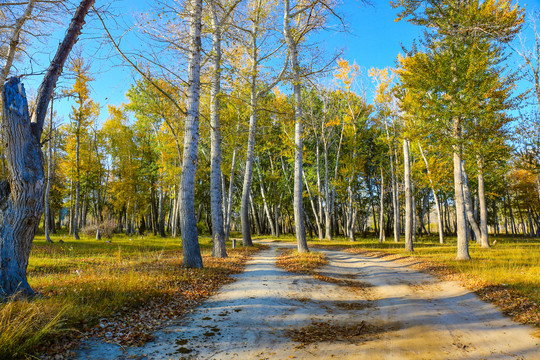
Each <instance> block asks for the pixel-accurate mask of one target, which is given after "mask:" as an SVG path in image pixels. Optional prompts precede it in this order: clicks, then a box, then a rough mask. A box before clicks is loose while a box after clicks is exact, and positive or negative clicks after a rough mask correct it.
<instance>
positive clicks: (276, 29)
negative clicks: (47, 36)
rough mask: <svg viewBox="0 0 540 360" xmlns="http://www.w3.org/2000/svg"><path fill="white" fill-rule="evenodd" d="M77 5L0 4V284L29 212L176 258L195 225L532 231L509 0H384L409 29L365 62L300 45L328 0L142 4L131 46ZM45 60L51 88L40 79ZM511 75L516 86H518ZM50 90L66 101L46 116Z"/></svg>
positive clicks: (537, 214)
mask: <svg viewBox="0 0 540 360" xmlns="http://www.w3.org/2000/svg"><path fill="white" fill-rule="evenodd" d="M93 3H94V1H89V0H83V1H81V2H80V3H77V4H71V3H69V2H68V1H56V2H50V1H39V0H28V1H23V2H17V3H6V4H0V19H1V21H2V22H3V23H4V24H6V25H5V26H2V27H0V56H1V57H2V62H3V63H2V64H3V67H2V79H1V80H2V81H1V84H2V86H3V87H2V93H3V97H2V102H3V109H4V110H3V114H2V139H3V141H2V145H1V156H2V165H3V166H2V173H1V174H2V183H1V187H0V195H1V199H0V205H1V206H0V207H1V209H0V212H1V217H0V221H1V222H2V226H1V228H0V229H1V230H0V297H4V296H10V295H13V294H15V293H17V292H22V294H23V295H32V294H33V291H32V289H31V288H30V286H29V285H28V283H27V281H26V267H27V264H28V256H29V252H30V248H31V243H32V239H33V237H34V235H35V233H36V231H37V229H38V226H40V222H41V224H42V225H43V227H44V229H45V232H46V236H47V239H48V240H50V237H49V233H55V232H59V231H66V232H67V233H69V234H70V236H73V237H74V238H76V239H78V238H79V233H80V232H83V233H85V234H87V235H91V236H96V237H97V238H100V237H101V236H105V235H110V233H111V232H123V233H125V234H127V235H129V236H134V235H145V234H146V233H150V234H153V235H156V236H162V237H165V236H172V237H178V238H179V240H178V241H181V242H182V245H183V256H184V257H183V264H184V266H187V267H193V268H198V267H202V266H203V261H202V257H201V251H200V248H199V242H198V239H199V236H201V235H202V234H208V235H210V236H211V237H212V240H213V242H214V248H213V256H216V257H226V256H227V254H226V248H225V243H226V241H228V240H229V237H230V234H231V232H232V231H240V232H241V233H242V235H241V236H242V238H243V245H244V246H250V245H252V237H251V235H252V234H257V235H272V236H276V237H278V236H280V235H281V234H294V235H295V237H296V240H297V244H298V251H300V252H307V251H309V249H308V244H307V237H308V236H309V237H312V238H313V237H316V238H318V239H328V240H331V239H334V238H335V237H337V236H344V237H347V238H348V239H350V240H351V241H355V239H356V237H357V236H363V237H366V236H367V234H368V233H374V234H375V236H377V237H378V238H379V241H380V242H383V241H395V242H399V241H402V240H404V246H405V247H406V249H407V250H409V251H414V243H415V241H416V240H417V238H419V237H421V236H425V235H429V234H435V233H437V234H438V235H437V236H438V239H439V241H440V242H441V243H443V242H444V241H445V237H447V236H454V235H455V236H457V258H458V259H460V260H469V259H470V255H469V250H468V247H469V245H470V241H471V240H474V241H475V242H476V243H478V246H481V247H484V248H487V247H490V239H489V234H512V235H514V236H517V235H525V236H537V234H538V233H539V232H540V138H539V136H540V133H539V129H540V120H539V117H538V116H539V113H538V110H530V108H531V107H530V106H526V105H527V104H529V103H530V102H531V101H532V102H536V103H535V106H533V107H532V108H534V109H538V108H539V107H540V103H537V102H538V101H540V100H539V99H540V96H537V95H538V93H539V92H538V86H539V85H538V84H540V82H539V81H538V66H537V65H535V63H534V61H535V60H534V59H535V57H534V56H535V52H534V51H526V44H525V45H524V46H525V47H524V50H523V51H517V50H516V48H517V47H518V45H516V44H517V42H518V39H517V38H518V35H519V34H520V32H521V31H522V30H523V29H524V28H528V27H529V26H533V25H534V20H530V22H529V20H527V19H526V16H525V15H526V14H525V9H524V8H522V7H520V6H519V5H518V4H517V3H516V2H514V1H511V0H484V1H473V0H457V1H456V0H452V1H451V0H396V1H394V2H393V6H394V7H395V8H397V9H398V10H399V15H398V19H399V20H400V21H408V22H410V23H412V24H414V25H417V26H419V27H422V29H423V30H425V31H424V36H423V37H422V39H419V41H418V42H417V43H415V44H413V45H411V47H410V48H408V49H407V48H404V49H403V53H402V54H399V55H397V54H396V55H397V58H396V62H395V67H394V68H384V69H375V68H374V69H369V70H366V69H363V68H361V67H360V66H359V65H357V64H356V63H355V62H351V61H348V60H345V59H343V58H341V56H339V54H328V53H325V52H324V50H321V47H320V46H319V44H317V42H316V39H317V35H318V34H320V33H322V32H325V31H329V30H328V29H331V28H336V27H339V28H343V27H344V26H345V25H343V24H346V22H347V18H346V17H343V16H342V15H341V14H340V10H339V9H340V4H339V3H338V2H337V1H333V0H322V1H321V0H296V1H292V0H283V1H281V0H280V1H270V0H245V1H241V0H208V1H204V2H203V1H202V0H185V1H180V0H178V1H166V0H160V1H156V2H154V5H152V9H150V10H149V11H148V12H147V13H145V14H141V16H140V18H139V19H138V20H139V21H138V26H137V28H136V30H133V31H137V32H138V34H137V37H136V39H137V41H141V42H144V44H145V46H144V47H142V48H138V50H136V51H134V50H132V49H127V48H124V45H125V44H124V43H123V42H122V41H121V39H120V38H119V37H117V36H115V34H116V33H117V32H118V29H117V28H115V26H117V24H116V23H115V22H113V21H112V17H113V15H111V14H109V13H108V11H107V9H104V8H99V7H98V6H103V4H99V2H98V3H97V4H96V7H95V8H94V7H93V6H94V4H93ZM358 5H360V3H359V4H358ZM375 6H376V4H375ZM90 9H91V10H90ZM54 12H58V13H61V14H64V15H65V14H69V16H70V17H72V18H73V19H72V21H71V24H70V25H69V28H68V31H67V32H66V35H65V39H64V41H63V42H62V43H61V44H60V46H59V48H58V51H57V52H56V55H54V51H53V50H52V49H51V54H53V55H51V58H53V60H52V61H51V62H50V65H48V68H47V70H46V71H45V76H44V80H43V82H42V85H41V86H40V88H39V90H38V92H37V95H36V96H35V99H32V101H30V102H29V106H27V104H26V103H27V99H26V95H25V94H24V88H23V86H22V84H21V83H20V81H19V79H18V78H17V75H19V74H18V73H17V69H18V67H14V66H13V64H17V63H24V62H29V61H31V60H32V59H31V58H30V55H29V54H31V53H32V49H33V46H34V42H35V41H36V40H35V39H34V37H35V38H36V39H37V38H39V34H38V32H39V33H47V32H48V31H49V32H50V31H52V30H53V29H48V28H47V27H48V26H49V24H48V23H47V16H49V14H52V13H54ZM87 13H88V15H87ZM86 17H88V18H90V19H92V21H93V22H94V27H93V28H92V29H93V30H92V31H93V32H98V33H99V35H100V36H102V37H103V39H104V40H103V41H104V42H103V46H104V47H107V48H108V49H110V54H114V55H111V56H117V57H118V59H121V60H122V62H123V64H124V65H125V66H126V67H128V68H130V69H132V70H133V72H134V74H135V79H134V81H133V84H132V85H131V87H130V89H129V91H128V92H127V93H126V102H125V103H123V104H122V105H118V106H112V105H109V106H108V107H107V108H105V106H106V105H108V104H98V103H97V102H95V101H94V100H93V90H92V83H93V80H94V78H95V77H97V76H99V74H94V73H93V72H92V69H93V67H92V61H91V60H92V59H91V58H90V57H89V55H87V54H84V52H83V51H73V52H72V51H71V49H72V48H73V46H74V45H75V43H76V42H77V37H78V35H79V33H80V32H81V29H82V26H83V24H84V23H85V18H86ZM534 28H535V27H534ZM535 33H536V32H535ZM84 41H89V40H84ZM75 46H76V47H77V46H79V45H75ZM520 46H521V45H520ZM535 46H536V45H535ZM536 49H537V48H536ZM70 54H71V55H70ZM536 55H538V53H536ZM358 60H359V61H360V60H361V59H358ZM516 63H525V66H524V67H523V68H519V67H517V66H516V65H515V64H516ZM64 64H65V65H64ZM536 64H538V62H537V63H536ZM64 67H65V71H64V72H66V73H68V74H69V75H70V76H69V80H68V81H67V82H68V83H69V84H70V85H69V86H66V87H64V88H62V89H60V88H58V89H55V87H56V83H57V81H58V78H59V76H60V74H61V73H62V71H63V70H64ZM524 75H527V76H529V77H530V78H531V80H532V86H531V89H532V92H531V94H534V96H528V95H529V93H527V92H520V91H519V90H518V84H519V83H520V81H522V79H523V78H525V76H524ZM10 77H11V78H10ZM8 78H9V79H8ZM6 80H7V82H6V85H5V86H4V85H3V84H4V81H6ZM22 81H24V77H23V78H22ZM368 94H373V96H371V95H368ZM55 98H66V99H68V101H70V103H71V104H72V110H71V113H70V115H69V119H64V120H65V121H63V122H61V121H60V119H59V117H58V116H57V115H56V113H55V111H54V107H53V106H52V104H54V101H55V100H54V99H55ZM51 99H53V100H52V104H51V105H49V103H51ZM105 112H106V113H107V116H106V120H105V121H100V120H99V119H100V113H101V114H104V113H105ZM46 123H48V126H45V124H46ZM45 150H46V151H45ZM43 213H44V215H43Z"/></svg>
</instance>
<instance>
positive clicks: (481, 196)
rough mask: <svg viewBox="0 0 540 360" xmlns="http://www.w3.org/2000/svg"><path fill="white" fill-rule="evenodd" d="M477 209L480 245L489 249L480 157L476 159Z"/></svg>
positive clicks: (482, 164) (482, 170)
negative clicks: (478, 212)
mask: <svg viewBox="0 0 540 360" xmlns="http://www.w3.org/2000/svg"><path fill="white" fill-rule="evenodd" d="M478 207H479V208H480V232H481V238H480V244H481V246H482V247H483V248H489V234H488V225H487V205H486V193H485V190H484V162H483V158H482V157H481V156H479V157H478ZM505 210H506V209H505ZM505 219H506V217H505ZM505 226H506V224H505ZM507 231H508V229H507Z"/></svg>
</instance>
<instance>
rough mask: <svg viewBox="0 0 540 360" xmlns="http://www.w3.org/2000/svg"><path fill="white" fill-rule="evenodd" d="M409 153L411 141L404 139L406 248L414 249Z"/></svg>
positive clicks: (407, 249)
mask: <svg viewBox="0 0 540 360" xmlns="http://www.w3.org/2000/svg"><path fill="white" fill-rule="evenodd" d="M410 160H411V159H410V155H409V141H408V140H407V139H403V164H404V168H405V171H404V179H403V181H404V182H405V250H406V251H414V247H413V234H412V232H413V225H414V222H413V214H414V211H413V202H412V191H411V190H412V189H411V163H410Z"/></svg>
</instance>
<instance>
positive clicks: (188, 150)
mask: <svg viewBox="0 0 540 360" xmlns="http://www.w3.org/2000/svg"><path fill="white" fill-rule="evenodd" d="M189 11H190V15H189V18H190V25H189V38H190V44H189V64H188V81H187V82H188V88H187V109H186V110H187V111H186V113H187V115H186V120H185V132H184V158H183V163H182V175H181V179H180V204H181V205H180V228H181V231H182V249H183V254H184V259H183V265H184V266H185V267H188V268H201V267H202V266H203V262H202V256H201V250H200V247H199V237H198V234H197V219H196V218H195V173H196V172H197V160H198V159H197V150H198V144H199V100H200V70H201V15H202V0H191V1H190V10H189Z"/></svg>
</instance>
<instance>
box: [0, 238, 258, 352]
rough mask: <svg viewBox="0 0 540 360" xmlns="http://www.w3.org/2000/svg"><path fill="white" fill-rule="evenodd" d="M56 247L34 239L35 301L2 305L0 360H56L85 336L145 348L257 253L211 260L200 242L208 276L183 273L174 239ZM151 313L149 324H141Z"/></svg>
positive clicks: (178, 245) (32, 276)
mask: <svg viewBox="0 0 540 360" xmlns="http://www.w3.org/2000/svg"><path fill="white" fill-rule="evenodd" d="M60 239H63V241H64V243H59V242H58V241H59V240H60ZM53 241H54V242H55V243H54V244H48V243H46V242H45V241H44V238H43V237H42V236H38V237H36V240H35V242H34V246H33V250H32V253H31V256H30V264H29V268H28V273H29V282H30V285H31V286H32V288H33V289H34V290H36V291H38V292H39V293H40V296H39V297H38V298H36V299H34V300H31V301H13V302H9V303H6V304H0V359H16V358H31V354H32V352H36V351H37V352H38V353H42V352H45V351H50V352H51V353H53V352H55V351H59V350H58V347H66V346H67V347H69V344H66V343H69V341H73V342H74V344H75V343H76V342H77V338H79V337H82V336H83V335H84V334H88V333H91V334H92V335H96V336H101V335H102V336H105V337H107V336H109V337H111V336H114V337H115V339H118V338H120V339H121V342H122V343H123V344H127V345H129V344H136V343H139V342H142V341H146V340H148V337H149V333H151V330H152V329H153V328H155V327H157V326H159V325H160V324H161V323H162V322H165V321H167V320H168V319H170V318H174V317H176V316H179V315H181V314H182V313H183V312H184V311H185V310H186V309H187V308H188V307H190V306H191V307H192V306H194V304H196V303H197V302H199V301H201V300H202V299H204V298H206V297H208V296H210V295H211V294H212V293H213V292H215V290H216V289H217V288H218V287H219V286H220V285H222V284H224V283H226V282H228V281H230V277H229V275H230V274H233V273H236V272H239V271H241V269H242V265H243V263H244V261H245V260H246V259H247V257H248V256H249V254H250V253H252V252H253V251H255V249H253V248H252V249H235V250H231V249H228V252H229V258H227V259H213V258H211V257H210V255H211V242H210V239H209V238H201V247H202V251H203V260H204V265H205V268H204V269H200V270H199V269H197V270H193V269H184V268H182V267H181V264H182V247H181V241H180V239H179V238H176V239H173V238H160V237H153V236H149V237H143V238H141V237H138V236H137V237H133V238H129V237H126V236H123V235H115V236H114V237H113V238H112V239H111V241H110V242H106V240H99V241H96V240H93V239H88V238H83V239H82V240H72V239H70V238H69V237H66V236H60V235H59V236H55V237H53ZM148 307H151V308H152V309H153V310H152V318H153V319H152V320H151V321H146V320H144V321H142V320H141V317H144V316H146V315H145V314H144V309H145V308H148ZM134 312H137V314H138V315H137V314H134ZM154 315H155V316H154ZM138 317H139V318H138ZM138 320H139V321H138ZM111 334H112V335H111ZM58 339H61V341H58ZM68 340H69V341H68Z"/></svg>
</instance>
